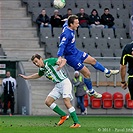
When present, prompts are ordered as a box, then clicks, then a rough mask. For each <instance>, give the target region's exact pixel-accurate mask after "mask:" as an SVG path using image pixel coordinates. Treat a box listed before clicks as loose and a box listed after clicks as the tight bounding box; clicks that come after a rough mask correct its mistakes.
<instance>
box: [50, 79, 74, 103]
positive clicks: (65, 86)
mask: <svg viewBox="0 0 133 133" xmlns="http://www.w3.org/2000/svg"><path fill="white" fill-rule="evenodd" d="M61 95H62V97H63V98H70V100H72V99H73V96H72V84H71V82H70V80H69V79H68V78H66V79H64V80H63V81H62V82H60V83H57V84H56V85H55V87H54V88H53V90H52V91H51V92H50V93H49V94H48V96H50V97H52V98H54V99H55V100H56V99H59V98H60V97H61Z"/></svg>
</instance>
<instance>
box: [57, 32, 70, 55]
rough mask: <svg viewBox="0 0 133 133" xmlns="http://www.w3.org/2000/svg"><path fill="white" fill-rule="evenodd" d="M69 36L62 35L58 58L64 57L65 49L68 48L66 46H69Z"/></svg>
mask: <svg viewBox="0 0 133 133" xmlns="http://www.w3.org/2000/svg"><path fill="white" fill-rule="evenodd" d="M68 34H69V33H68ZM68 34H64V33H63V35H62V39H61V41H60V44H59V48H58V52H57V56H58V57H59V56H63V55H64V49H65V47H66V45H67V44H68V41H69V36H68Z"/></svg>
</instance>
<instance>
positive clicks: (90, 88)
mask: <svg viewBox="0 0 133 133" xmlns="http://www.w3.org/2000/svg"><path fill="white" fill-rule="evenodd" d="M84 83H85V84H86V86H87V88H88V90H89V92H91V93H94V90H93V88H92V82H91V79H88V78H84Z"/></svg>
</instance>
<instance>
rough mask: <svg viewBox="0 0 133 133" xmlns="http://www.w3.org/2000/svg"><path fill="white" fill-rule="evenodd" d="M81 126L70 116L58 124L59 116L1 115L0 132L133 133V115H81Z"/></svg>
mask: <svg viewBox="0 0 133 133" xmlns="http://www.w3.org/2000/svg"><path fill="white" fill-rule="evenodd" d="M79 120H80V123H81V126H82V127H81V128H77V129H71V128H70V127H69V126H71V125H72V124H73V121H72V119H71V118H69V119H68V120H67V121H65V123H64V124H63V125H61V126H56V124H55V123H57V122H58V121H59V117H58V116H12V117H10V116H0V133H126V132H127V133H132V132H133V117H132V116H123V117H122V116H79Z"/></svg>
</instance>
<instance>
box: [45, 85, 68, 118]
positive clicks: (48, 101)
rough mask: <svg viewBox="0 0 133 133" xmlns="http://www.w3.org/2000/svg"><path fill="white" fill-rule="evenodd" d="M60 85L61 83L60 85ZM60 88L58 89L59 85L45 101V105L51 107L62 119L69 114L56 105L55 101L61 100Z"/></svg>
mask: <svg viewBox="0 0 133 133" xmlns="http://www.w3.org/2000/svg"><path fill="white" fill-rule="evenodd" d="M58 84H60V83H58ZM60 96H61V93H60V88H58V86H57V84H56V85H55V87H54V89H53V90H52V91H51V92H50V93H49V95H48V96H47V98H46V100H45V104H46V105H47V106H48V107H50V108H51V109H52V110H53V111H54V112H55V113H57V114H59V115H60V116H61V117H63V116H67V114H66V113H65V112H64V111H63V110H62V109H61V108H60V107H59V106H58V105H57V104H56V103H54V101H55V100H56V99H58V98H60Z"/></svg>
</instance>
